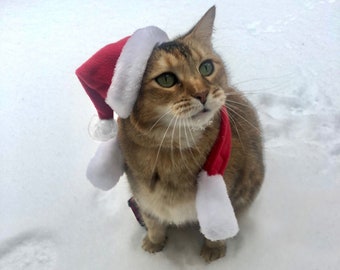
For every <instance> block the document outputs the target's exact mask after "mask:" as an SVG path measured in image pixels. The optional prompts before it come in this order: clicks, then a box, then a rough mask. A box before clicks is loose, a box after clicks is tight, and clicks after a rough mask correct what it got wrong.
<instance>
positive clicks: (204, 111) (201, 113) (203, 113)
mask: <svg viewBox="0 0 340 270" xmlns="http://www.w3.org/2000/svg"><path fill="white" fill-rule="evenodd" d="M210 112H211V110H210V109H208V108H203V109H202V110H201V111H199V112H198V113H196V114H194V115H193V116H191V119H193V120H196V119H199V118H201V117H204V118H205V117H207V116H208V115H209V114H210Z"/></svg>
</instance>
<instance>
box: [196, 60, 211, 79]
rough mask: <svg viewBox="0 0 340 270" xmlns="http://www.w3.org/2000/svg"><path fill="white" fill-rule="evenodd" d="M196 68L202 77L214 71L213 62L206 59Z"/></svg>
mask: <svg viewBox="0 0 340 270" xmlns="http://www.w3.org/2000/svg"><path fill="white" fill-rule="evenodd" d="M198 70H199V72H200V73H201V74H202V75H203V76H204V77H207V76H210V75H211V74H212V73H213V72H214V64H213V62H212V61H211V60H206V61H204V62H203V63H202V64H201V65H200V67H199V69H198Z"/></svg>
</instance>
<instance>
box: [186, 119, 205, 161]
mask: <svg viewBox="0 0 340 270" xmlns="http://www.w3.org/2000/svg"><path fill="white" fill-rule="evenodd" d="M187 128H189V127H188V126H187V125H186V124H185V126H184V134H185V139H186V142H187V145H188V149H189V151H190V153H191V156H192V159H193V161H194V162H195V164H196V165H197V166H198V167H201V165H200V164H199V162H198V161H197V160H196V158H195V155H194V153H193V152H192V147H191V145H190V142H189V138H188V134H187V131H186V130H187Z"/></svg>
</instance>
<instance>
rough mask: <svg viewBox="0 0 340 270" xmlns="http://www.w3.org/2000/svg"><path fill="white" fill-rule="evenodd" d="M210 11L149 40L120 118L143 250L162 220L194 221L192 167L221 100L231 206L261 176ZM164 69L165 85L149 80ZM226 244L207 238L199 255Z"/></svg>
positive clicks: (155, 245)
mask: <svg viewBox="0 0 340 270" xmlns="http://www.w3.org/2000/svg"><path fill="white" fill-rule="evenodd" d="M214 17H215V7H213V8H211V9H210V10H209V11H208V12H207V13H206V14H205V15H204V16H203V17H202V19H201V20H200V21H199V22H198V23H197V24H196V26H195V27H194V28H193V29H192V30H191V31H189V33H187V34H186V35H184V36H181V37H179V38H177V39H175V40H173V41H171V42H167V43H164V44H161V45H159V46H156V47H155V48H154V50H153V52H152V55H151V57H150V59H149V61H148V64H147V68H146V71H145V74H144V78H143V81H142V86H141V89H140V93H139V96H138V99H137V102H136V104H135V106H134V108H133V112H132V113H131V115H130V117H129V118H127V119H120V120H119V132H118V136H119V142H120V147H121V149H122V152H123V155H124V158H125V162H126V168H125V170H126V173H127V176H128V180H129V183H130V186H131V189H132V192H133V196H134V197H135V199H136V201H137V202H138V204H139V207H140V209H141V214H142V216H143V219H144V222H145V223H146V226H147V229H148V232H147V236H146V237H145V239H144V241H143V248H144V249H145V250H147V251H149V252H157V251H160V250H161V249H162V248H163V246H164V244H165V239H166V229H167V227H168V226H169V225H177V226H179V225H184V224H189V223H195V222H197V216H196V210H195V196H196V190H197V182H196V179H197V174H198V173H199V172H200V170H201V168H202V166H203V164H204V163H205V161H206V158H207V155H208V154H209V152H210V150H211V148H212V146H213V144H214V142H215V140H216V137H217V135H218V131H219V124H220V108H221V106H224V105H225V106H226V107H227V110H228V114H229V117H230V121H231V129H232V152H231V158H230V161H229V163H228V166H227V169H226V171H225V174H224V180H225V183H226V185H227V189H228V192H229V196H230V199H231V202H232V205H233V207H234V209H235V211H236V213H239V212H240V211H241V210H243V209H245V208H246V207H247V206H249V205H250V203H251V202H252V201H253V200H254V198H255V195H256V194H257V192H258V190H259V188H260V186H261V184H262V181H263V177H264V165H263V156H262V141H261V132H260V126H259V122H258V118H257V113H256V111H255V109H254V108H253V106H252V105H251V104H250V103H249V101H248V100H247V99H246V98H245V97H244V96H243V95H242V94H241V93H240V92H239V91H237V90H236V89H234V88H232V87H230V86H229V84H228V78H227V74H226V71H225V68H224V64H223V61H222V60H221V58H220V57H219V56H218V55H217V54H216V53H215V52H214V51H213V49H212V44H211V35H212V31H213V30H212V29H213V22H214ZM207 59H210V60H212V62H213V64H214V71H213V73H212V74H211V75H209V76H206V77H205V76H202V75H201V74H200V72H199V66H200V65H201V63H202V62H204V61H205V60H207ZM165 72H171V73H173V74H175V75H176V77H177V78H178V82H177V83H176V84H175V85H174V86H172V87H170V88H164V87H161V86H160V85H159V84H158V83H157V81H156V80H155V78H157V77H158V76H159V75H160V74H163V73H165ZM225 251H226V243H225V241H216V242H213V241H209V240H207V239H206V240H205V243H204V245H203V248H202V251H201V255H202V256H203V257H204V258H205V260H207V261H212V260H215V259H218V258H220V257H222V256H224V254H225Z"/></svg>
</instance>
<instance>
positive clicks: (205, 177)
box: [76, 26, 238, 240]
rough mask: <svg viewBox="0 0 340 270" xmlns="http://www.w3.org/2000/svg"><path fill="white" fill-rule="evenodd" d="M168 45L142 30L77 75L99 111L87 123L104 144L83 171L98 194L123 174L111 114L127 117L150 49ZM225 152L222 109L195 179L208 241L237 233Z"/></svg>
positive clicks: (156, 32)
mask: <svg viewBox="0 0 340 270" xmlns="http://www.w3.org/2000/svg"><path fill="white" fill-rule="evenodd" d="M168 40H169V39H168V36H167V34H166V33H165V32H164V31H162V30H161V29H159V28H157V27H155V26H149V27H146V28H142V29H139V30H137V31H136V32H134V33H133V34H132V35H131V36H129V37H125V38H123V39H121V40H120V41H118V42H116V43H112V44H109V45H107V46H105V47H104V48H102V49H101V50H99V51H98V52H97V53H95V54H94V55H93V56H92V57H91V58H90V59H89V60H88V61H86V62H85V63H84V64H83V65H82V66H80V67H79V68H78V69H77V70H76V75H77V76H78V78H79V80H80V82H81V84H82V86H83V87H84V89H85V91H86V93H87V94H88V96H89V97H90V99H91V100H92V102H93V104H94V106H95V108H96V109H97V112H98V117H99V119H97V120H96V121H91V124H90V129H89V130H90V134H91V136H93V137H94V138H95V139H99V140H103V141H106V142H103V143H102V144H100V145H99V147H98V149H97V151H96V153H95V155H94V157H93V158H92V159H91V161H90V162H89V165H88V168H87V178H88V179H89V180H90V181H91V183H92V184H93V185H94V186H96V187H98V188H100V189H103V190H108V189H110V188H112V187H113V186H114V185H115V184H116V183H117V182H118V180H119V178H120V177H121V175H122V174H123V173H124V159H123V155H122V153H121V151H120V148H119V145H118V142H117V138H116V130H117V124H116V122H115V120H114V117H113V111H114V112H116V113H117V114H118V116H119V117H121V118H127V117H128V116H129V115H130V113H131V111H132V109H133V106H134V104H135V102H136V99H137V96H138V93H139V89H140V86H141V81H142V77H143V74H144V71H145V68H146V64H147V61H148V59H149V57H150V55H151V53H152V50H153V48H154V47H155V46H156V45H157V44H160V43H163V42H166V41H168ZM230 149H231V132H230V124H229V119H228V114H227V111H226V109H225V108H224V107H223V108H222V110H221V128H220V133H219V136H218V139H217V141H216V143H215V145H214V147H213V149H212V150H211V153H210V155H209V157H208V159H207V161H206V164H205V165H204V167H203V168H202V172H201V173H200V174H199V175H198V191H197V196H196V210H197V217H198V221H199V224H200V227H201V231H202V233H203V234H204V235H205V236H206V237H207V238H208V239H210V240H220V239H226V238H229V237H233V236H234V235H236V234H237V232H238V225H237V221H236V218H235V214H234V211H233V207H232V205H231V202H230V200H229V197H228V192H227V188H226V185H225V183H224V180H223V174H224V170H225V168H226V165H227V162H228V159H229V155H230Z"/></svg>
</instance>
